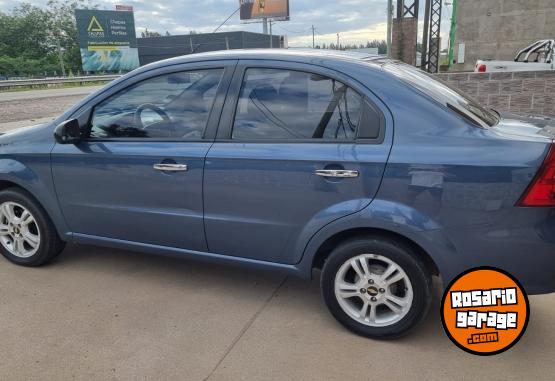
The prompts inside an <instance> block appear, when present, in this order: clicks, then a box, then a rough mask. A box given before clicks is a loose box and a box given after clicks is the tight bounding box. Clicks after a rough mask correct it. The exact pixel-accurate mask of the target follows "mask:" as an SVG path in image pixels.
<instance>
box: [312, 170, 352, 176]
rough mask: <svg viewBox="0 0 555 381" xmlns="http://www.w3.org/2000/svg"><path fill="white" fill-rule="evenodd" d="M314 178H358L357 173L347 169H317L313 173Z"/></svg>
mask: <svg viewBox="0 0 555 381" xmlns="http://www.w3.org/2000/svg"><path fill="white" fill-rule="evenodd" d="M314 174H315V175H316V176H322V177H339V178H353V177H358V171H352V170H349V169H317V170H316V172H314Z"/></svg>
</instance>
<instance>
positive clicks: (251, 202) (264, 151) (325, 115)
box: [204, 60, 392, 264]
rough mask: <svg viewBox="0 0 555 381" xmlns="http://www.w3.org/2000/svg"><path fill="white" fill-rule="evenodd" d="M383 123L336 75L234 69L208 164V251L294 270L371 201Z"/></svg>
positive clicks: (361, 93) (381, 156) (271, 66)
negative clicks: (313, 246) (314, 244)
mask: <svg viewBox="0 0 555 381" xmlns="http://www.w3.org/2000/svg"><path fill="white" fill-rule="evenodd" d="M390 123H391V117H390V115H388V114H387V109H386V108H385V107H383V104H381V103H380V102H379V100H378V99H377V98H376V97H374V96H373V94H372V93H371V92H369V91H368V89H366V88H364V87H363V86H362V85H360V84H359V83H357V82H356V81H354V80H353V79H351V78H349V77H347V76H346V75H344V74H342V73H339V72H336V71H333V70H329V69H325V68H323V67H320V66H316V65H307V64H300V63H288V62H278V61H262V60H260V61H258V60H252V61H240V63H239V65H238V67H237V69H236V71H235V76H234V78H233V81H232V85H231V86H230V90H229V95H228V97H227V99H226V104H225V106H224V111H223V114H222V118H221V120H220V124H219V129H218V134H217V140H216V142H215V144H214V145H213V146H212V147H211V149H210V150H209V152H208V155H207V158H206V166H205V174H204V203H205V230H206V236H207V241H208V246H209V250H210V251H211V252H214V253H218V254H224V255H230V256H236V257H243V258H249V259H255V260H261V261H270V262H275V263H282V264H295V263H298V262H299V261H300V259H301V255H302V252H303V250H304V247H305V246H306V244H307V242H308V240H309V239H310V237H312V235H314V234H315V233H316V232H317V231H318V230H319V229H321V228H322V227H323V226H325V225H326V224H328V223H330V222H332V221H333V220H335V219H338V218H341V217H343V216H346V215H348V214H351V213H355V212H356V211H358V210H361V209H362V208H364V207H365V206H367V205H368V204H369V203H370V202H371V200H372V198H373V197H374V195H375V194H376V192H377V190H378V187H379V184H380V182H381V179H382V175H383V172H384V168H385V164H386V161H387V157H388V155H389V151H390V148H391V141H392V131H391V128H389V129H388V128H387V127H388V124H390Z"/></svg>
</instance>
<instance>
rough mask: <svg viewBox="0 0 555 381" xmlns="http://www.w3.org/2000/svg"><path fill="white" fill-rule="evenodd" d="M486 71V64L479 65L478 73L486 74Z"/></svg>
mask: <svg viewBox="0 0 555 381" xmlns="http://www.w3.org/2000/svg"><path fill="white" fill-rule="evenodd" d="M486 69H487V66H486V65H485V64H480V65H478V72H479V73H485V72H486Z"/></svg>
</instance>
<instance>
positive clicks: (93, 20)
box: [75, 9, 139, 72]
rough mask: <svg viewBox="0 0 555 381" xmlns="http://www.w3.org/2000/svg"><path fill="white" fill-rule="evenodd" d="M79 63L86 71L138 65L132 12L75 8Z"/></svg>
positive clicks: (126, 67)
mask: <svg viewBox="0 0 555 381" xmlns="http://www.w3.org/2000/svg"><path fill="white" fill-rule="evenodd" d="M75 19H76V21H77V31H78V33H79V48H80V51H81V62H82V64H83V70H84V71H86V72H98V71H118V72H119V71H131V70H133V69H136V68H137V67H139V53H138V49H137V39H136V36H135V20H134V17H133V12H129V11H126V12H121V11H101V10H96V9H76V10H75Z"/></svg>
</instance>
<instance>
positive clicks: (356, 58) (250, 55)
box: [142, 49, 393, 70]
mask: <svg viewBox="0 0 555 381" xmlns="http://www.w3.org/2000/svg"><path fill="white" fill-rule="evenodd" d="M239 59H243V60H251V59H253V60H254V59H258V60H265V59H267V60H279V61H290V62H304V63H310V62H314V60H315V59H326V60H327V61H336V62H337V63H340V62H342V61H343V62H351V63H352V62H358V63H361V62H364V63H367V64H369V65H370V66H381V65H383V64H384V63H386V62H393V60H389V59H387V58H386V57H384V56H380V55H373V54H369V53H363V52H349V51H340V50H325V49H232V50H220V51H214V52H206V53H195V54H188V55H184V56H179V57H174V58H169V59H165V60H162V61H157V62H153V63H151V64H148V65H145V66H143V67H142V68H144V69H145V70H152V69H155V68H158V67H164V66H169V65H177V64H181V63H188V62H199V61H212V60H239Z"/></svg>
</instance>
